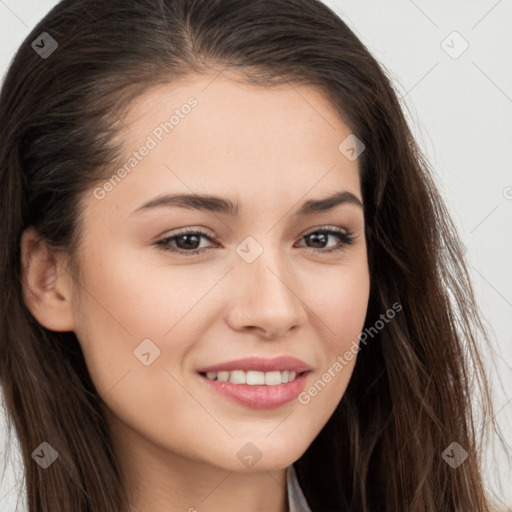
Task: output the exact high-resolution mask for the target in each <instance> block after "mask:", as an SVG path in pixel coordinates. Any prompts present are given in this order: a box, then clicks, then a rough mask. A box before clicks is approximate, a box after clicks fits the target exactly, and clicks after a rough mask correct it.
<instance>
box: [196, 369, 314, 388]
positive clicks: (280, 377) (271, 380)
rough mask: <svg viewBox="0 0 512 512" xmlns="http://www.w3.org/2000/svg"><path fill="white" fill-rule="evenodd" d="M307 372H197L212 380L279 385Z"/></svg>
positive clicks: (253, 384)
mask: <svg viewBox="0 0 512 512" xmlns="http://www.w3.org/2000/svg"><path fill="white" fill-rule="evenodd" d="M305 373H307V372H295V371H292V370H284V371H277V370H276V371H271V372H260V371H255V370H249V371H244V370H232V371H219V372H199V374H200V375H202V376H203V377H206V378H207V379H209V380H212V381H219V382H230V383H231V384H248V385H249V386H279V385H281V384H288V383H289V382H293V381H294V380H296V379H297V378H298V377H300V376H301V375H303V374H305Z"/></svg>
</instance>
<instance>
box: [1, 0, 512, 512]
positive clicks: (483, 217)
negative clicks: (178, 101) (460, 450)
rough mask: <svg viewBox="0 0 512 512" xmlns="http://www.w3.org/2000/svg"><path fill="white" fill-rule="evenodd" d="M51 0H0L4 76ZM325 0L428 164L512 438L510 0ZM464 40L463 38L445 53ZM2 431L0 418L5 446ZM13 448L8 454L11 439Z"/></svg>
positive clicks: (6, 507)
mask: <svg viewBox="0 0 512 512" xmlns="http://www.w3.org/2000/svg"><path fill="white" fill-rule="evenodd" d="M56 3H57V2H55V1H53V0H52V1H50V0H0V74H1V75H2V76H3V74H4V73H5V70H6V69H7V67H8V65H9V62H10V60H11V58H12V56H13V54H14V52H15V50H16V49H17V48H18V46H19V45H20V44H21V43H22V41H23V39H24V38H25V37H26V36H27V35H28V33H29V31H30V30H31V29H32V27H33V26H34V25H35V24H36V23H37V22H38V21H39V20H40V19H41V18H42V17H43V16H44V15H45V14H46V13H47V12H48V11H49V10H50V9H51V8H52V7H53V6H54V5H55V4H56ZM325 3H326V4H327V5H329V6H330V7H332V8H333V9H334V10H336V11H337V12H338V14H339V15H340V16H341V17H342V19H344V20H345V22H346V23H347V24H348V25H349V27H350V28H351V29H352V30H354V32H355V33H356V34H357V35H358V37H359V38H360V39H361V40H362V41H363V43H364V44H365V45H366V46H367V47H368V49H369V50H370V51H371V52H372V54H373V55H374V56H375V57H376V58H377V59H378V60H379V61H380V62H381V64H382V65H383V66H384V67H385V68H386V70H387V73H388V75H389V76H390V77H391V78H392V79H393V81H394V83H395V86H396V88H397V90H398V91H399V95H400V97H401V98H402V103H403V105H404V107H405V108H406V115H407V116H408V119H409V121H410V123H411V127H412V130H413V133H414V134H415V135H416V137H417V139H418V141H419V143H420V145H421V146H422V147H423V148H424V151H425V153H426V154H427V156H428V158H429V160H430V162H431V163H432V166H433V168H434V170H435V172H436V175H437V179H438V184H439V187H440V189H441V192H442V193H443V195H444V197H445V200H446V201H447V203H448V205H449V209H450V211H451V213H452V215H453V218H454V220H455V222H456V224H457V226H458V227H459V230H460V234H461V236H462V239H463V241H464V244H465V246H466V247H467V258H468V261H469V264H470V270H471V272H472V276H473V279H474V285H475V288H476V292H477V299H478V301H479V304H480V306H481V308H482V311H483V313H484V317H485V319H486V323H487V325H488V327H489V329H490V331H491V335H492V338H493V340H494V343H495V348H496V353H495V354H494V356H493V357H494V360H495V368H497V371H494V370H493V371H491V372H490V373H491V376H492V380H493V382H494V384H495V407H496V412H497V415H496V418H497V420H498V422H499V423H500V425H501V427H502V429H503V433H504V435H505V440H506V441H507V442H508V443H509V444H512V343H511V341H512V335H511V331H510V319H511V318H512V272H511V270H510V266H511V262H512V237H511V231H512V229H511V228H512V153H511V151H510V149H511V145H512V127H511V124H512V123H511V122H512V31H511V30H510V27H512V0H499V1H496V0H472V1H468V0H465V1H462V0H460V1H453V0H452V1H449V2H447V1H442V0H430V1H428V2H427V1H426V0H416V1H413V0H393V1H387V2H382V1H378V0H371V1H369V0H364V1H361V0H359V1H356V0H338V1H335V0H325ZM454 31H456V32H458V34H460V36H458V35H453V32H454ZM462 38H463V39H462ZM464 40H465V41H466V42H467V44H468V45H469V46H468V48H467V50H466V51H464V53H462V54H461V55H460V56H458V57H457V58H453V56H455V55H456V54H457V53H458V52H459V51H460V50H461V49H463V47H464V45H465V43H464ZM443 41H444V42H443ZM450 47H451V48H450ZM447 52H452V56H450V55H449V53H447ZM498 377H501V381H502V384H501V385H500V380H499V378H498ZM0 413H1V411H0ZM3 419H4V418H3V417H2V416H1V414H0V420H3ZM3 435H4V429H3V427H2V423H1V422H0V443H1V444H0V447H1V449H2V452H3V448H4V437H3ZM14 450H15V451H14V454H15V458H16V445H14ZM489 453H491V451H490V450H489ZM495 456H496V457H497V462H493V460H492V459H491V461H490V462H489V463H488V469H487V478H488V480H489V484H490V485H492V487H493V488H494V489H495V493H496V494H497V496H498V497H500V498H501V499H502V500H503V501H504V503H506V504H507V505H508V507H510V509H511V510H512V486H511V485H510V482H511V481H512V474H511V473H510V469H509V466H508V465H507V464H506V463H505V459H504V456H503V454H502V452H501V449H500V446H499V445H496V454H495ZM1 458H2V459H3V457H1ZM12 464H15V461H14V462H12V463H10V464H9V465H8V466H7V469H6V473H5V476H4V478H3V480H2V481H0V510H2V511H5V512H11V511H14V510H15V502H16V501H15V494H16V490H17V488H16V486H15V485H16V484H15V482H16V481H17V482H18V484H17V485H18V489H19V486H20V482H21V480H20V471H21V468H20V466H19V465H18V466H17V473H16V468H15V469H14V472H13V467H12ZM0 467H2V466H1V465H0ZM15 474H17V475H18V476H17V477H16V478H15V476H14V475H15ZM0 478H1V473H0ZM499 479H501V482H502V485H504V487H505V489H500V487H499V486H498V482H499ZM13 486H14V487H13ZM19 510H20V511H21V510H23V507H21V506H20V508H19Z"/></svg>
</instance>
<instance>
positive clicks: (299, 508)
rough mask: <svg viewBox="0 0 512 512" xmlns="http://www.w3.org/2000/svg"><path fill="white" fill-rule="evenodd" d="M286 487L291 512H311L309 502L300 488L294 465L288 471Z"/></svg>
mask: <svg viewBox="0 0 512 512" xmlns="http://www.w3.org/2000/svg"><path fill="white" fill-rule="evenodd" d="M286 487H287V490H288V510H289V512H311V509H310V508H309V505H308V502H307V501H306V498H305V497H304V494H303V493H302V489H301V488H300V485H299V481H298V480H297V474H296V473H295V468H294V467H293V464H292V465H291V466H288V468H287V470H286Z"/></svg>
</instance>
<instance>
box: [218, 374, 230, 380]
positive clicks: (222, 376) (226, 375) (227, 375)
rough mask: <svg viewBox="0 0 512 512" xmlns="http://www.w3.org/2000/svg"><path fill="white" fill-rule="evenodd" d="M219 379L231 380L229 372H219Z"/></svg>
mask: <svg viewBox="0 0 512 512" xmlns="http://www.w3.org/2000/svg"><path fill="white" fill-rule="evenodd" d="M217 380H220V381H221V382H227V381H228V380H229V372H217Z"/></svg>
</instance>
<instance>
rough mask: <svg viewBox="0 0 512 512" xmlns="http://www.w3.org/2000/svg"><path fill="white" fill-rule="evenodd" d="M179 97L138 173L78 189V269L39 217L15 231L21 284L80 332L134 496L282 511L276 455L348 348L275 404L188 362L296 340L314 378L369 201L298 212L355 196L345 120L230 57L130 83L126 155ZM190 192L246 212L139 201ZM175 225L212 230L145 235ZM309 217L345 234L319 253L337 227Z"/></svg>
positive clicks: (262, 353) (351, 318)
mask: <svg viewBox="0 0 512 512" xmlns="http://www.w3.org/2000/svg"><path fill="white" fill-rule="evenodd" d="M190 96H194V97H195V98H196V99H197V101H198V105H197V106H196V107H195V108H194V109H192V111H191V113H190V114H189V115H187V116H186V117H184V118H183V119H181V120H180V123H179V125H178V126H176V127H175V128H174V129H173V131H172V132H170V133H169V134H166V135H165V136H164V138H163V140H162V141H161V142H159V143H158V145H157V147H156V148H154V149H153V150H152V151H151V152H150V154H149V155H147V156H146V157H145V158H144V159H142V160H141V161H140V162H139V163H138V165H137V167H136V168H134V169H133V171H132V172H130V173H129V174H128V175H127V176H126V177H124V179H123V180H122V181H121V182H120V183H118V184H117V185H116V186H115V187H114V188H113V189H112V190H111V191H109V192H108V194H106V195H105V197H104V198H103V199H97V198H96V197H94V195H93V192H92V190H91V192H90V193H88V194H86V196H85V197H84V198H83V202H82V206H83V216H82V222H83V227H84V237H83V240H82V243H81V246H80V250H79V254H78V258H79V259H78V261H79V268H80V277H79V284H80V286H73V284H74V283H73V280H72V278H71V276H70V274H69V272H67V271H66V270H65V269H66V266H65V265H66V257H65V255H62V254H55V253H53V254H52V253H50V252H49V251H48V249H47V248H46V246H45V244H44V243H37V242H36V234H35V233H34V232H33V230H32V229H29V230H27V231H26V232H25V233H24V236H23V239H22V250H23V258H24V261H25V264H26V265H27V274H28V284H27V285H26V287H27V299H26V300H27V303H28V304H29V307H30V309H31V311H32V312H33V314H34V316H36V318H37V319H38V321H39V322H40V323H41V324H43V325H45V326H46V327H47V328H50V329H54V330H61V331H64V330H73V331H74V332H75V333H76V335H77V338H78V340H79V342H80V345H81V347H82V350H83V352H84V356H85V360H86V363H87V366H88V369H89V372H90V374H91V378H92V380H93V382H94V384H95V386H96V388H97V390H98V392H99V393H100V395H101V396H102V398H103V400H104V404H105V407H104V408H105V414H106V416H107V419H108V421H109V423H110V425H111V428H112V431H113V436H114V442H115V449H116V452H117V455H118V457H119V460H120V463H121V467H122V471H123V475H124V477H125V479H126V485H127V488H128V490H129V492H130V495H131V497H132V504H133V505H132V508H131V512H136V511H143V510H151V511H152V512H164V511H165V512H174V511H190V512H192V511H193V510H197V511H200V512H216V511H223V512H224V511H225V510H232V511H238V510H239V511H241V510H243V511H245V512H254V511H266V512H269V511H270V512H284V511H286V510H287V497H286V474H285V471H286V468H287V466H289V465H290V464H292V463H293V462H295V461H296V460H297V459H298V458H299V457H300V456H301V455H302V454H303V453H304V451H305V450H306V449H307V448H308V446H309V445H310V444H311V442H312V441H313V440H314V438H315V437H316V436H317V434H318V433H319V432H320V430H321V429H322V427H323V426H324V425H325V423H326V422H327V420H328V419H329V417H330V416H331V414H332V412H333V411H334V409H335V408H336V406H337V404H338V403H339V401H340V399H341V398H342V396H343V394H344V392H345V389H346V387H347V384H348V382H349V379H350V376H351V374H352V370H353V367H354V364H355V357H354V359H352V360H351V361H349V362H348V364H347V365H346V366H344V368H343V370H342V371H340V372H337V373H336V376H335V377H334V378H332V379H331V380H330V382H329V383H328V384H327V385H326V386H325V388H324V389H323V390H322V391H321V392H319V393H318V394H317V395H316V396H315V397H313V398H311V400H310V401H309V403H308V404H302V403H300V402H299V401H298V400H293V401H292V402H290V403H287V404H285V405H284V406H281V407H278V408H275V409H253V408H250V407H247V406H243V405H240V404H238V403H235V402H232V401H230V400H228V399H226V398H225V397H223V396H220V395H218V394H216V393H214V392H213V391H211V390H210V389H209V388H208V387H207V386H205V384H204V382H203V381H202V380H201V378H200V377H199V376H198V374H197V372H196V370H197V369H198V368H200V367H204V366H207V365H212V364H217V363H222V362H226V361H230V360H233V359H238V358H243V357H249V356H259V357H267V358H272V357H275V356H280V355H291V356H294V357H297V358H299V359H302V360H303V361H305V362H306V363H308V364H309V365H310V366H311V367H312V371H311V373H310V374H309V376H308V379H307V382H306V386H305V389H308V388H309V387H310V386H311V385H312V384H313V383H314V382H316V381H317V380H318V379H319V378H321V376H322V374H323V373H324V372H326V371H327V370H328V368H330V367H332V365H333V364H334V362H335V361H336V360H337V357H338V356H339V355H342V354H344V353H345V352H346V351H347V350H348V349H349V347H350V345H351V344H352V343H353V341H354V340H357V337H358V334H359V333H360V332H361V330H362V328H363V324H364V318H365V314H366V309H367V304H368V298H369V288H370V281H369V272H368V263H367V252H366V242H365V233H364V215H363V209H362V208H361V207H359V206H357V205H355V204H350V203H345V204H342V205H339V206H337V207H335V208H333V209H332V210H330V211H325V212H320V213H315V214H313V215H309V216H305V217H303V218H298V217H296V216H294V212H295V211H296V210H297V209H298V208H299V207H300V205H302V203H303V202H304V201H306V200H307V199H320V198H324V197H326V196H329V195H331V194H332V193H333V192H335V191H343V190H347V191H349V192H351V193H352V194H354V195H355V196H356V197H358V198H359V200H360V201H361V202H362V195H361V189H360V181H359V173H358V161H357V159H356V160H354V161H350V160H349V159H347V158H346V157H345V156H344V155H343V154H342V153H341V152H340V151H339V150H338V146H339V144H340V142H342V141H343V140H344V139H345V138H346V137H347V136H348V135H349V134H350V133H351V132H350V130H349V128H348V127H347V126H346V125H345V124H343V123H342V122H341V121H340V119H339V118H338V116H337V115H336V114H335V113H334V112H333V109H332V107H331V106H330V105H329V103H327V101H326V100H325V99H324V98H323V96H322V95H321V93H320V92H319V91H318V90H316V89H314V88H312V87H309V86H300V87H298V88H296V89H294V88H291V87H289V86H280V87H278V88H260V87H255V86H252V85H248V84H241V83H238V82H236V81H234V80H231V79H230V77H229V76H228V75H227V73H224V74H222V75H220V76H217V77H216V75H213V74H212V75H201V76H197V75H193V76H189V77H188V78H187V80H186V81H182V82H179V83H175V84H173V85H171V86H165V87H163V86H158V87H156V88H154V89H152V90H150V91H148V92H146V93H145V94H144V95H143V96H141V97H140V98H138V99H137V100H136V101H135V102H134V103H133V104H132V106H131V108H130V110H129V111H128V112H127V114H126V117H125V126H126V129H125V131H124V132H123V133H122V134H121V137H122V140H123V147H124V148H125V149H126V155H127V159H128V158H129V156H131V154H132V152H133V151H134V150H137V149H138V148H140V146H141V145H142V144H144V142H145V140H146V137H147V136H148V135H149V134H151V133H152V131H153V130H154V128H155V126H157V125H158V124H159V123H160V122H162V121H164V120H166V119H168V117H169V115H170V114H167V113H172V112H173V111H174V109H176V108H179V107H180V105H183V104H184V103H186V101H187V98H189V97H190ZM191 192H194V193H198V194H199V193H200V194H212V195H216V196H221V197H225V198H229V199H231V200H232V201H236V202H238V203H239V204H240V207H241V211H240V214H239V215H238V216H236V217H235V216H230V215H227V214H224V213H212V212H202V211H198V210H193V209H185V208H179V207H169V206H161V207H157V208H153V209H147V210H144V211H143V212H139V213H133V212H134V211H135V210H137V208H139V207H140V206H141V205H142V204H144V203H146V202H147V201H149V200H151V199H153V198H155V197H156V196H158V195H160V194H163V193H191ZM185 227H191V228H201V229H202V230H204V231H206V232H207V234H208V236H211V237H212V239H213V237H215V239H216V240H215V241H212V240H209V239H207V238H200V244H201V245H200V247H201V250H202V253H201V254H200V255H194V256H186V255H179V254H173V253H171V252H168V251H164V250H162V249H160V248H159V247H158V246H156V245H155V242H156V241H158V240H162V239H164V238H165V237H169V236H171V235H173V234H175V233H178V232H179V231H180V230H181V228H185ZM320 227H340V228H343V229H345V230H348V231H350V232H351V233H352V236H353V237H354V242H353V244H352V245H347V246H345V247H344V248H343V249H341V250H340V251H337V252H336V251H335V252H333V253H331V254H327V253H325V252H323V253H322V251H325V250H326V249H330V248H333V247H336V246H337V245H339V244H340V242H339V241H338V239H337V238H336V237H335V236H333V235H330V236H329V237H328V238H327V239H326V241H325V242H324V243H323V245H322V243H320V244H316V245H315V243H314V242H312V240H311V238H309V239H308V238H307V237H305V234H309V233H310V232H314V229H313V228H320ZM306 232H307V233H306ZM248 236H251V237H253V238H254V239H255V240H256V241H257V243H258V244H259V245H260V246H261V247H262V248H263V252H262V254H261V255H260V256H259V257H258V258H257V259H256V260H255V261H254V262H252V263H250V264H249V263H247V262H246V261H245V260H244V259H243V258H242V257H240V256H239V254H238V253H237V252H236V248H237V246H238V245H239V244H240V243H241V242H242V241H243V240H244V239H245V238H246V237H248ZM178 242H181V247H182V248H183V247H185V249H184V250H189V251H191V250H192V249H186V247H187V246H186V244H184V243H183V239H181V240H175V241H174V242H170V243H169V244H170V245H171V246H173V247H175V248H176V247H177V245H176V244H177V243H178ZM315 249H316V250H317V252H314V250H315ZM251 250H253V249H251ZM75 284H76V282H75ZM266 334H268V335H269V336H270V337H266V336H265V335H266ZM144 339H151V340H152V342H153V343H154V344H155V345H156V346H158V348H159V349H160V356H159V357H158V358H156V359H155V360H154V361H153V362H152V364H150V365H148V366H145V365H144V364H142V363H141V361H140V360H139V359H138V358H137V357H135V356H134V350H136V349H137V347H138V346H139V345H140V343H141V342H142V340H144ZM248 442H250V443H252V444H253V445H255V446H256V447H257V449H258V450H259V452H260V453H261V459H260V460H259V461H258V462H257V463H256V464H255V465H254V466H252V467H250V468H249V467H246V466H245V465H244V464H243V463H242V462H241V461H240V460H239V458H238V457H237V452H239V450H240V449H241V448H242V447H243V446H244V445H245V444H246V443H248Z"/></svg>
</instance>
